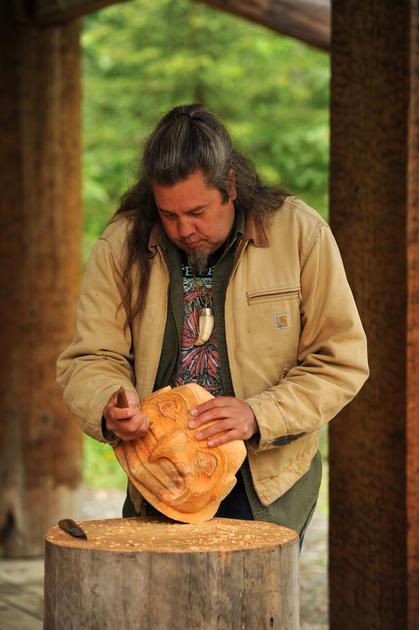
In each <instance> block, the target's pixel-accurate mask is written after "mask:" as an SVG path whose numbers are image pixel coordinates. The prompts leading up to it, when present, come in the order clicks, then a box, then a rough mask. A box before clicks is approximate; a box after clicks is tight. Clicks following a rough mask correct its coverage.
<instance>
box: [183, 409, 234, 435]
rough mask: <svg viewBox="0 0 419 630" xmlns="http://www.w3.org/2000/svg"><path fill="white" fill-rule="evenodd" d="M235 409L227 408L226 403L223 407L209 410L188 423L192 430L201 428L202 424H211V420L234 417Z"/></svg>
mask: <svg viewBox="0 0 419 630" xmlns="http://www.w3.org/2000/svg"><path fill="white" fill-rule="evenodd" d="M233 412H234V409H232V408H231V407H230V406H226V405H225V403H224V405H223V406H218V407H213V408H211V409H208V410H207V411H205V410H204V411H203V412H202V413H201V412H200V413H199V415H198V416H195V417H194V418H191V419H190V420H189V422H188V426H189V428H190V429H193V428H195V427H199V426H200V425H201V424H205V423H206V422H210V421H211V420H222V419H223V418H230V417H231V416H232V415H233Z"/></svg>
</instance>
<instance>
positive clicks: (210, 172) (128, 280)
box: [111, 104, 288, 325]
mask: <svg viewBox="0 0 419 630" xmlns="http://www.w3.org/2000/svg"><path fill="white" fill-rule="evenodd" d="M231 169H233V170H234V172H235V177H236V187H237V199H236V201H235V204H236V207H240V208H241V210H242V211H243V212H244V214H245V216H246V215H247V216H248V215H250V214H251V215H253V216H254V218H255V220H256V221H257V222H260V223H262V222H263V221H264V220H265V218H266V217H267V216H269V215H270V214H272V213H273V212H274V211H275V210H276V209H278V208H279V207H280V206H281V205H282V202H283V200H284V199H285V197H286V196H287V194H288V193H286V192H285V191H284V190H282V189H280V188H278V187H275V186H267V185H265V184H263V183H262V182H261V180H260V178H259V176H258V174H257V173H256V169H255V167H254V166H253V164H252V162H251V161H250V160H248V159H247V158H246V157H245V156H244V155H243V154H242V153H240V152H239V151H238V150H237V149H236V148H235V147H234V145H233V142H232V140H231V138H230V135H229V134H228V132H227V130H226V128H225V127H224V125H223V124H222V123H221V122H220V121H219V120H218V118H217V117H216V115H215V114H214V113H213V112H212V111H211V110H210V109H209V108H208V107H206V106H205V105H200V104H193V105H179V106H177V107H175V108H173V109H172V110H170V111H169V112H168V113H167V114H166V115H165V116H163V118H161V119H160V120H159V121H158V123H157V125H156V127H155V129H154V131H153V132H152V133H151V135H150V136H149V138H148V140H147V141H146V143H145V147H144V152H143V157H142V160H141V164H140V170H139V177H138V180H137V181H136V183H135V184H134V185H133V186H132V187H131V188H130V189H129V190H128V191H127V192H126V193H125V194H124V195H123V197H122V198H121V200H120V202H119V205H118V208H117V210H116V212H115V214H114V216H113V217H112V219H111V220H112V221H113V220H115V219H117V218H118V217H120V216H121V215H122V216H125V217H127V218H130V219H131V226H130V230H129V232H128V237H127V243H126V245H127V249H126V254H125V260H124V261H123V278H124V286H125V287H126V294H125V295H124V296H123V304H124V306H125V309H126V313H127V324H128V325H129V324H131V323H132V320H133V319H134V318H135V317H136V316H138V315H140V314H141V312H142V310H143V307H144V302H145V298H146V293H147V289H148V284H149V276H150V266H151V257H152V254H151V252H150V251H149V249H148V241H149V236H150V231H151V228H152V226H153V225H154V223H155V222H156V221H157V220H159V215H158V212H157V208H156V205H155V202H154V196H153V189H152V185H153V184H154V183H156V184H162V185H163V186H173V185H174V184H177V183H178V182H181V181H183V180H185V179H186V178H187V177H188V176H189V175H191V174H192V173H194V172H196V171H198V170H201V171H202V173H203V174H204V177H205V179H206V183H207V185H208V186H210V187H213V188H217V189H218V190H219V191H220V193H221V195H222V198H223V201H224V202H226V201H227V200H228V175H229V172H230V171H231ZM134 265H138V269H139V270H140V276H139V287H138V296H137V299H136V300H135V303H134V304H132V293H133V286H132V277H133V274H131V271H132V269H133V267H134Z"/></svg>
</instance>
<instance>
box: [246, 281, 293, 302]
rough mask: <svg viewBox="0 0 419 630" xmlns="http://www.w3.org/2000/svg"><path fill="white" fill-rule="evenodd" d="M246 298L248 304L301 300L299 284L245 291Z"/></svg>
mask: <svg viewBox="0 0 419 630" xmlns="http://www.w3.org/2000/svg"><path fill="white" fill-rule="evenodd" d="M246 298H247V304H248V306H252V304H261V303H263V302H282V301H283V300H298V301H301V287H300V285H294V286H289V287H273V288H272V289H260V290H259V291H246Z"/></svg>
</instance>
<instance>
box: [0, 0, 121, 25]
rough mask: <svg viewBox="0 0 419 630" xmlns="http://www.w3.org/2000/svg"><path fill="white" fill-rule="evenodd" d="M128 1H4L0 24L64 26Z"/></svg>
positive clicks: (0, 13) (0, 9)
mask: <svg viewBox="0 0 419 630" xmlns="http://www.w3.org/2000/svg"><path fill="white" fill-rule="evenodd" d="M125 1H126V0H32V2H27V1H26V0H4V1H3V3H1V7H0V23H1V22H5V21H10V18H11V16H13V19H14V21H16V22H18V23H20V24H24V23H32V24H38V25H40V26H41V25H43V24H45V25H48V24H62V23H64V22H68V21H70V20H74V19H75V18H78V17H81V16H83V15H87V14H88V13H91V12H92V11H96V10H97V9H102V8H103V7H106V6H109V5H111V4H117V3H119V2H125Z"/></svg>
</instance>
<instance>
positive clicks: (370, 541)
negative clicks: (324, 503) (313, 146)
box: [329, 0, 419, 630]
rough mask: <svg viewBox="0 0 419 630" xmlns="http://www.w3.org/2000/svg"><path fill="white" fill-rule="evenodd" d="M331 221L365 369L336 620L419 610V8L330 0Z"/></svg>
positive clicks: (333, 446)
mask: <svg viewBox="0 0 419 630" xmlns="http://www.w3.org/2000/svg"><path fill="white" fill-rule="evenodd" d="M332 6H333V20H332V24H333V32H332V109H331V177H330V181H331V224H332V228H333V230H334V233H335V235H336V237H337V240H338V243H339V245H340V248H341V251H342V256H343V259H344V261H345V264H346V267H347V271H348V275H349V280H350V284H351V286H352V288H353V291H354V295H355V298H356V300H357V303H358V306H359V309H360V312H361V316H362V319H363V322H364V326H365V329H366V333H367V337H368V341H369V359H370V368H371V377H370V379H369V381H368V382H367V384H366V386H365V387H364V389H363V391H362V392H361V394H360V395H359V396H358V397H357V399H356V400H355V401H354V402H353V403H351V405H349V406H348V408H346V409H345V410H344V411H343V412H342V413H341V414H340V418H339V419H336V420H334V421H333V422H332V423H331V427H330V501H331V522H330V563H329V566H330V595H331V596H330V605H331V608H330V620H331V627H332V628H339V630H345V629H346V628H348V629H352V628H360V629H362V628H399V627H403V628H414V627H417V622H418V619H419V367H418V357H419V273H418V271H419V187H418V173H419V107H418V94H419V15H418V4H417V2H413V3H411V2H408V1H407V0H406V1H403V2H396V3H391V2H387V3H377V2H364V3H359V2H356V1H355V0H336V2H334V3H333V5H332Z"/></svg>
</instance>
